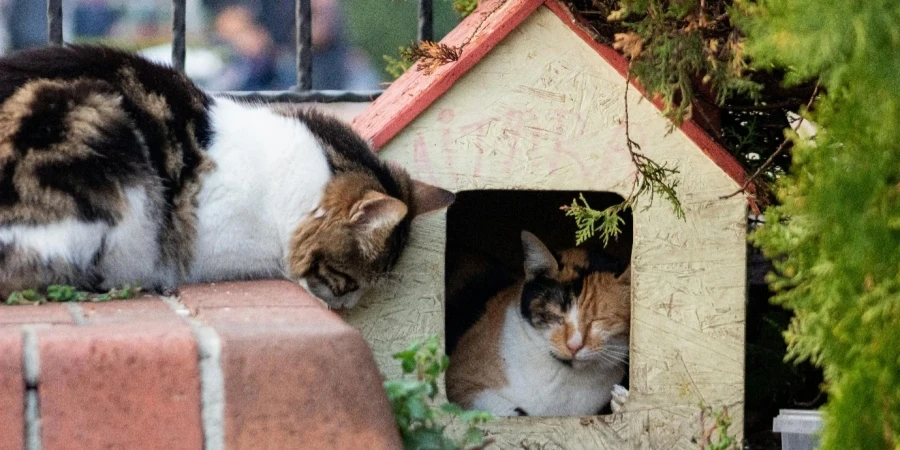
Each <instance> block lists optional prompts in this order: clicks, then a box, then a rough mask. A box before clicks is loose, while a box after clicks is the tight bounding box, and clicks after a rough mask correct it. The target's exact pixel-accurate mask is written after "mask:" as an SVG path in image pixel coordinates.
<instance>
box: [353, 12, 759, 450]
mask: <svg viewBox="0 0 900 450" xmlns="http://www.w3.org/2000/svg"><path fill="white" fill-rule="evenodd" d="M624 89H625V80H624V79H623V78H622V77H621V76H620V75H619V74H618V73H617V72H616V71H615V70H614V69H613V68H612V67H610V66H609V65H608V64H607V63H606V62H605V61H604V60H603V59H602V58H600V57H599V56H598V55H597V54H596V52H594V50H592V49H591V48H590V47H589V46H588V45H587V44H585V43H584V42H583V41H582V40H581V39H579V38H578V37H576V36H575V35H574V34H573V33H572V32H571V31H570V30H569V29H568V28H567V27H566V26H565V25H564V24H563V23H562V22H561V21H560V19H559V18H558V17H557V16H555V15H554V14H553V13H552V12H550V11H549V10H547V9H546V8H545V7H540V8H539V9H538V10H537V11H536V12H535V13H534V14H532V16H531V17H529V18H528V19H526V20H525V22H524V23H523V24H522V25H520V26H519V27H518V28H517V29H516V30H514V31H513V32H512V33H511V34H510V35H509V36H507V38H506V39H505V40H504V41H503V42H501V43H500V44H499V45H498V46H497V47H496V48H495V49H494V50H493V51H492V52H491V53H489V54H488V55H487V56H486V57H485V58H484V59H483V60H482V61H481V62H480V63H479V64H478V65H476V66H475V67H474V68H473V69H471V70H470V71H469V72H468V73H467V74H466V75H465V76H463V77H462V78H461V79H460V80H459V81H457V82H456V84H455V85H454V86H453V87H452V88H451V89H450V90H449V91H448V92H447V93H446V94H445V95H443V96H442V97H441V98H439V99H438V100H437V101H435V102H434V103H433V104H432V105H431V106H430V107H429V108H428V109H427V110H426V111H425V112H423V113H422V114H421V115H420V116H419V117H418V118H417V119H416V120H415V121H413V122H412V123H411V124H410V125H409V126H407V127H406V128H405V129H404V130H402V131H401V132H400V133H399V134H398V135H397V136H396V137H395V138H394V139H393V140H392V141H390V142H389V143H388V144H387V145H386V146H385V148H384V150H383V152H382V156H383V157H385V158H387V159H390V160H393V161H397V162H399V163H400V164H402V165H403V166H405V167H407V168H408V169H409V170H410V171H411V172H412V173H413V175H414V176H415V177H417V178H420V179H423V180H425V181H428V182H431V183H435V184H437V185H440V186H443V187H445V188H448V189H451V190H454V191H461V190H470V189H525V188H527V189H547V190H599V191H613V192H616V193H619V194H620V195H622V196H627V195H628V193H629V191H630V186H631V180H632V177H633V174H634V169H633V167H632V165H631V162H630V158H629V154H628V151H627V149H626V147H625V135H624V133H625V125H624V123H623V119H624V101H623V95H624ZM629 114H630V123H631V124H630V132H631V136H632V139H633V140H635V141H637V142H638V143H639V144H640V146H641V148H642V151H643V152H645V153H646V154H647V155H648V156H650V157H651V158H653V159H654V160H656V161H658V162H661V163H662V162H669V163H670V164H676V165H677V166H678V167H679V168H680V170H681V173H680V174H679V175H678V176H677V177H678V179H679V181H680V185H679V188H678V196H679V198H680V199H681V201H682V202H683V205H684V208H685V212H686V216H687V217H686V219H685V220H684V221H682V220H679V219H677V218H676V217H675V216H674V214H673V213H672V211H671V208H670V205H669V204H668V203H666V202H665V201H661V200H657V202H655V203H654V204H653V205H652V206H651V207H650V208H649V209H646V210H645V209H643V208H639V209H638V210H637V211H636V212H635V214H634V220H635V225H634V227H635V230H634V232H635V237H634V247H633V257H632V262H633V265H634V275H633V315H632V316H633V317H632V341H631V345H632V353H631V367H630V370H631V402H630V403H629V404H628V405H627V408H626V412H624V413H622V414H620V415H616V416H611V417H603V418H596V417H595V418H590V419H583V418H576V417H572V418H549V419H537V418H526V419H522V418H510V419H502V420H498V421H496V422H494V423H493V424H492V425H490V426H489V427H488V428H489V429H490V431H491V433H492V434H493V435H494V437H495V438H497V440H498V448H522V446H523V444H524V446H525V447H526V448H529V447H530V448H542V449H549V448H570V449H571V448H652V449H672V448H685V449H687V448H696V445H695V444H692V443H691V438H692V437H693V436H694V435H697V434H698V432H699V425H698V413H699V407H698V405H699V404H700V403H701V402H703V403H705V404H709V405H712V406H714V407H721V406H728V408H729V410H730V413H731V416H732V418H733V419H734V425H733V427H732V429H733V430H734V431H735V432H736V433H738V434H739V433H740V430H741V429H742V428H743V417H742V409H743V396H744V391H743V384H744V308H745V258H746V255H745V228H744V223H745V217H746V203H745V201H744V199H743V198H740V197H735V198H732V199H729V200H720V199H719V197H720V196H721V195H723V194H726V193H728V192H731V191H733V190H734V189H735V188H736V187H737V186H736V184H735V182H734V181H733V180H732V179H731V178H729V177H728V176H727V175H726V174H725V173H724V172H722V170H721V169H719V168H718V167H717V166H716V165H715V164H714V163H713V162H712V161H710V160H709V159H708V158H707V157H706V156H705V155H704V154H703V153H702V152H701V151H700V150H699V149H698V148H697V147H696V146H695V144H694V143H693V142H692V141H690V140H689V139H688V138H687V137H686V136H685V135H684V134H683V133H682V132H681V131H679V130H675V131H673V132H671V133H668V132H669V131H670V130H669V127H668V122H667V121H666V120H665V119H664V118H662V117H661V116H660V114H659V112H658V110H657V109H656V108H655V107H654V106H653V105H652V104H650V102H649V101H647V100H645V99H642V98H641V96H640V94H638V93H637V91H635V90H633V89H632V90H631V91H630V95H629ZM523 207H527V205H523ZM553 213H556V212H553ZM445 217H446V216H445V214H443V213H441V214H435V215H431V216H428V217H423V218H420V219H417V220H416V221H415V222H414V227H413V234H412V240H411V243H410V248H409V250H408V251H407V252H406V253H405V255H404V257H403V258H402V260H401V261H400V263H399V265H398V267H397V270H396V276H395V278H394V280H393V282H391V283H389V284H388V285H386V286H385V287H383V288H382V289H381V290H380V291H379V292H376V293H375V294H374V295H372V296H370V297H369V298H368V299H367V300H366V303H365V304H363V305H362V306H360V307H358V308H357V309H354V310H352V311H350V312H349V313H347V314H346V315H345V317H346V319H347V320H348V321H350V322H351V323H352V324H354V325H356V326H358V327H359V328H361V329H362V331H363V334H364V335H365V336H366V338H367V339H368V340H369V342H370V343H371V344H372V347H373V350H374V352H375V357H376V360H377V361H378V362H379V364H380V365H381V368H382V370H383V372H384V373H385V374H386V375H387V376H397V375H398V374H399V366H398V365H397V364H395V362H394V361H392V360H391V357H390V355H391V354H392V353H393V352H395V351H398V350H400V349H402V348H403V347H404V346H406V345H407V344H408V343H409V342H410V341H411V340H412V339H414V338H417V337H420V336H423V335H426V334H429V333H435V332H437V333H440V332H442V330H443V321H442V320H443V319H442V317H443V316H442V303H441V302H442V301H443V252H444V242H445V230H444V226H445V220H446V219H445Z"/></svg>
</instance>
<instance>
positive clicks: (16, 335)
mask: <svg viewBox="0 0 900 450" xmlns="http://www.w3.org/2000/svg"><path fill="white" fill-rule="evenodd" d="M24 417H25V377H24V374H23V369H22V330H21V329H19V327H0V450H21V449H22V448H24V446H25V442H24V441H25V421H24Z"/></svg>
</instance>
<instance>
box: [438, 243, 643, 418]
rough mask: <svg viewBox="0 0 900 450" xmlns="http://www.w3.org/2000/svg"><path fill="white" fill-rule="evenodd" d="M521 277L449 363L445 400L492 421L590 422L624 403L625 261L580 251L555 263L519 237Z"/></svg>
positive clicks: (502, 293)
mask: <svg viewBox="0 0 900 450" xmlns="http://www.w3.org/2000/svg"><path fill="white" fill-rule="evenodd" d="M522 244H523V247H524V253H525V263H524V266H525V276H524V278H523V279H521V280H519V281H518V282H516V283H514V284H513V285H511V286H509V287H507V288H505V289H503V290H501V291H499V292H498V293H497V294H496V295H494V296H493V297H492V298H491V299H490V300H489V301H488V303H487V307H486V311H485V313H484V315H483V316H482V317H481V319H480V320H478V321H477V322H476V323H475V325H474V326H472V328H470V329H469V330H468V331H467V332H466V333H465V334H463V336H462V338H461V339H460V341H459V342H458V343H457V344H456V346H455V347H454V350H453V353H452V354H451V356H450V367H449V368H448V371H447V375H446V384H447V396H448V398H449V399H450V401H452V402H455V403H458V404H460V405H461V406H463V407H464V408H470V409H480V410H485V411H488V412H491V413H493V414H495V415H500V416H516V415H532V416H564V415H588V414H598V413H599V412H600V411H601V410H603V409H604V408H605V407H606V406H607V405H610V401H611V400H613V402H612V404H611V405H610V406H611V407H612V409H613V410H614V411H617V410H618V409H619V408H620V407H621V405H622V404H623V403H624V402H625V400H626V399H627V397H628V391H627V390H626V389H625V388H623V387H622V386H620V385H619V383H621V382H622V380H623V378H624V376H625V371H626V365H627V356H628V337H629V330H630V317H631V295H630V293H631V290H630V284H631V276H630V268H629V267H628V265H627V262H624V261H619V260H617V259H614V258H611V257H609V256H606V255H602V254H594V253H591V252H588V251H586V250H583V249H570V250H566V251H563V252H561V253H560V254H559V257H558V259H557V257H554V255H553V254H552V253H551V252H550V250H548V249H547V247H546V246H544V244H543V243H542V242H541V241H540V240H539V239H538V238H537V237H535V236H534V235H533V234H531V233H529V232H522Z"/></svg>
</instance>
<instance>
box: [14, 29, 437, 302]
mask: <svg viewBox="0 0 900 450" xmlns="http://www.w3.org/2000/svg"><path fill="white" fill-rule="evenodd" d="M452 200H453V195H452V194H451V193H450V192H447V191H445V190H443V189H439V188H436V187H433V186H429V185H426V184H423V183H419V182H417V181H414V180H411V179H410V177H409V175H408V174H407V173H406V172H405V171H403V170H402V169H400V168H398V167H394V166H391V165H388V164H385V163H384V162H381V161H379V160H378V159H377V158H376V157H375V156H374V154H373V152H372V151H371V149H370V147H369V146H368V144H367V143H366V142H365V141H364V140H363V139H362V138H360V137H359V136H358V135H357V134H356V133H354V132H353V131H352V130H351V129H350V127H348V126H347V125H345V124H343V123H341V122H339V121H338V120H336V119H333V118H330V117H327V116H325V115H321V114H318V113H315V112H297V111H296V110H294V111H292V110H288V109H285V108H284V107H279V106H276V105H265V104H258V103H256V104H254V103H247V102H241V101H239V100H236V99H234V98H229V97H228V96H216V97H214V96H210V95H208V94H206V93H204V92H203V91H201V90H200V89H199V88H197V87H196V86H195V85H194V84H192V83H191V82H190V81H189V80H188V78H187V77H186V76H184V75H183V74H182V73H180V72H178V71H175V70H173V69H171V68H168V67H164V66H160V65H156V64H153V63H150V62H148V61H146V60H144V59H142V58H140V57H137V56H135V55H132V54H130V53H126V52H122V51H118V50H113V49H110V48H106V47H99V46H67V47H51V48H44V49H38V50H32V51H26V52H22V53H18V54H15V55H13V56H10V57H7V58H3V59H0V296H3V298H5V296H6V295H7V294H9V293H10V292H11V291H13V290H19V289H22V288H41V287H45V286H47V285H49V284H69V285H75V286H77V287H80V288H83V289H89V290H106V289H109V288H111V287H114V286H117V285H121V284H124V283H137V284H139V285H141V286H142V287H144V288H147V289H155V290H167V289H172V288H174V287H175V286H177V285H178V284H179V283H185V282H191V283H193V282H208V281H217V280H229V279H249V278H259V277H273V276H276V277H285V278H289V279H292V280H295V281H297V282H299V283H300V284H302V285H303V286H305V287H306V288H307V289H308V290H309V291H310V292H311V293H312V294H314V295H316V296H317V297H319V298H321V299H322V300H324V301H325V302H326V303H328V304H329V305H330V306H333V307H352V306H353V305H354V304H356V302H357V301H358V300H359V298H360V296H361V295H362V293H363V292H365V291H366V288H367V287H369V286H371V285H372V284H373V283H374V282H375V281H376V280H378V279H379V278H381V277H382V276H383V275H384V274H385V273H386V272H387V271H389V270H390V269H391V267H392V266H393V265H394V263H395V262H396V261H397V258H398V257H399V255H400V252H401V250H402V249H403V248H404V246H405V244H406V241H407V238H408V235H409V230H410V221H411V220H412V218H413V217H414V216H416V215H418V214H422V213H425V212H428V211H431V210H435V209H438V208H442V207H445V206H446V205H448V204H449V203H450V202H451V201H452Z"/></svg>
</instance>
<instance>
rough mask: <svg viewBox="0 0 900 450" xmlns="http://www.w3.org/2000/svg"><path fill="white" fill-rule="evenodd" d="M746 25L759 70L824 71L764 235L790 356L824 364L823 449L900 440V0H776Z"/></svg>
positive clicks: (754, 10)
mask: <svg viewBox="0 0 900 450" xmlns="http://www.w3.org/2000/svg"><path fill="white" fill-rule="evenodd" d="M746 6H747V10H748V12H749V16H748V18H747V19H746V20H744V21H742V23H741V25H742V26H743V27H744V29H745V30H746V31H747V33H748V41H747V50H748V53H749V54H750V56H751V57H752V58H753V61H754V63H755V65H757V66H760V67H771V66H780V67H786V68H789V69H790V70H789V72H788V77H787V78H788V80H791V81H793V82H798V81H801V80H805V79H809V78H817V79H819V80H820V83H821V85H822V87H823V89H824V90H825V92H826V93H825V94H823V95H821V96H820V97H819V98H818V99H817V101H816V104H815V108H814V110H813V111H807V112H806V115H807V117H809V118H810V120H812V121H813V122H814V123H816V124H817V126H818V127H819V130H820V131H819V134H818V136H817V137H816V138H815V140H813V141H811V142H809V141H801V140H799V139H795V145H794V149H793V166H792V168H791V170H790V172H789V174H788V175H787V176H785V177H782V178H781V179H780V180H779V181H778V182H777V187H776V193H777V196H778V200H779V201H780V202H781V205H779V206H774V207H771V208H769V209H768V210H767V211H766V218H767V224H766V226H764V227H762V228H760V229H759V231H757V232H755V233H754V234H753V236H752V239H753V241H754V242H755V243H757V244H759V245H760V246H761V247H762V249H763V250H764V251H765V253H766V255H767V256H769V257H770V258H773V260H774V261H775V267H776V271H777V274H775V275H772V276H771V284H772V286H773V288H775V289H776V290H777V295H776V296H775V297H774V301H776V302H778V303H780V304H782V305H784V306H785V307H787V308H790V309H792V310H793V311H794V313H795V317H794V319H793V321H792V323H791V326H790V329H789V331H788V332H787V334H786V338H787V341H788V345H789V347H788V348H789V357H790V358H792V359H793V360H797V361H802V360H809V361H812V362H813V363H815V364H817V365H820V366H822V367H823V368H824V371H825V378H826V385H825V388H826V390H827V392H828V394H829V400H828V402H827V403H826V405H825V407H824V412H825V419H826V422H825V428H824V430H823V433H822V442H821V448H823V449H826V450H827V449H848V448H860V449H900V164H898V162H900V70H898V68H900V32H898V29H900V28H898V27H897V24H898V23H900V3H898V2H896V1H894V0H880V1H879V0H870V1H867V2H857V1H851V0H832V1H829V2H821V1H816V0H790V1H789V0H763V1H760V2H759V3H756V4H748V5H746Z"/></svg>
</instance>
